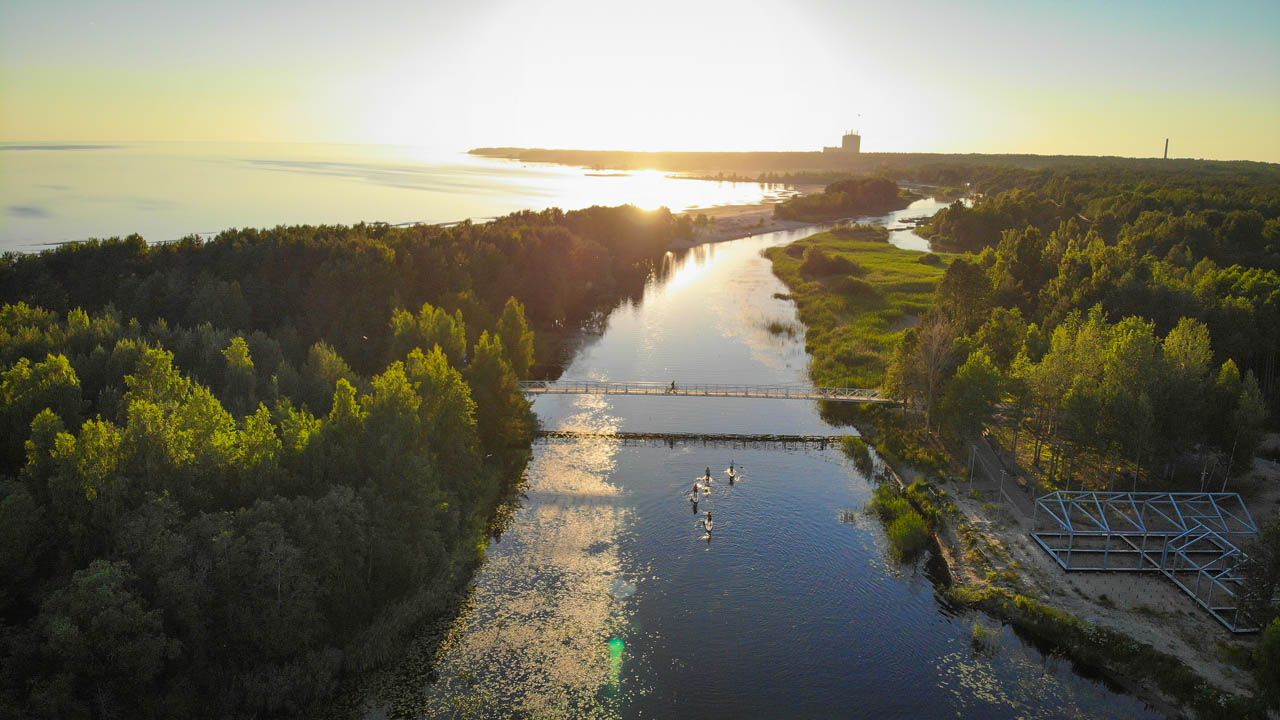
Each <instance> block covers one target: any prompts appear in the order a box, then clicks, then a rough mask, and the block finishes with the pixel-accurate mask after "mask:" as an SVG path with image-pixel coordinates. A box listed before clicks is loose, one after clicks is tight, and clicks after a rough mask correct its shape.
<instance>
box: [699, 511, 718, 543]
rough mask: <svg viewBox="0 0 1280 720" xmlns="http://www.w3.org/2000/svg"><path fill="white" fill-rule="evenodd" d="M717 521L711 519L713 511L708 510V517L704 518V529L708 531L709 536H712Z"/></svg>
mask: <svg viewBox="0 0 1280 720" xmlns="http://www.w3.org/2000/svg"><path fill="white" fill-rule="evenodd" d="M714 525H715V523H714V522H713V521H712V520H711V511H710V510H708V511H707V517H706V518H704V519H703V520H702V529H703V530H706V531H707V537H711V528H712V526H714Z"/></svg>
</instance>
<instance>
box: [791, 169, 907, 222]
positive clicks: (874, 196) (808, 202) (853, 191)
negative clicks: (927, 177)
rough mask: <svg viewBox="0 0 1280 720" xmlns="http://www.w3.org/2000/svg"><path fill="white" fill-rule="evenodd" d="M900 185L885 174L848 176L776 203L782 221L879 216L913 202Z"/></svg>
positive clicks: (816, 220)
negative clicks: (805, 193) (807, 193)
mask: <svg viewBox="0 0 1280 720" xmlns="http://www.w3.org/2000/svg"><path fill="white" fill-rule="evenodd" d="M910 202H911V200H910V199H909V196H908V195H907V194H906V193H903V192H901V191H899V190H898V184H897V183H895V182H894V181H892V180H889V179H887V178H882V177H870V178H847V179H844V180H837V181H836V182H833V183H831V184H830V185H827V186H826V187H825V188H824V189H823V191H822V192H820V193H813V194H809V195H796V196H794V197H790V198H788V199H787V200H786V201H785V202H781V203H779V204H777V205H775V206H774V208H773V214H774V215H775V216H776V217H778V218H781V219H783V220H806V221H812V222H818V221H822V220H831V219H835V218H840V217H847V216H850V215H878V214H880V213H885V212H888V211H890V210H898V209H900V208H904V207H906V206H907V205H908V204H910Z"/></svg>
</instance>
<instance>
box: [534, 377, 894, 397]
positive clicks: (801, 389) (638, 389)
mask: <svg viewBox="0 0 1280 720" xmlns="http://www.w3.org/2000/svg"><path fill="white" fill-rule="evenodd" d="M520 388H521V389H522V390H523V391H525V392H527V393H531V394H563V395H676V396H680V395H684V396H696V397H746V398H777V399H784V400H785V399H794V400H846V401H851V400H852V401H861V402H888V399H887V398H884V397H882V396H881V394H880V391H879V390H878V389H874V388H823V387H812V386H805V385H732V384H708V383H697V384H692V385H680V384H678V383H677V384H676V387H675V389H674V390H672V389H671V385H670V384H669V383H660V382H609V381H603V380H526V381H522V382H521V383H520Z"/></svg>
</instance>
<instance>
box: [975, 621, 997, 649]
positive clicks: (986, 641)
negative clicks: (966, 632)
mask: <svg viewBox="0 0 1280 720" xmlns="http://www.w3.org/2000/svg"><path fill="white" fill-rule="evenodd" d="M972 639H973V649H974V650H977V651H978V652H980V653H982V654H984V655H992V654H995V652H996V650H999V649H1000V636H999V635H998V634H997V632H996V631H995V630H992V629H991V628H989V627H987V626H986V625H983V624H982V623H974V624H973V636H972Z"/></svg>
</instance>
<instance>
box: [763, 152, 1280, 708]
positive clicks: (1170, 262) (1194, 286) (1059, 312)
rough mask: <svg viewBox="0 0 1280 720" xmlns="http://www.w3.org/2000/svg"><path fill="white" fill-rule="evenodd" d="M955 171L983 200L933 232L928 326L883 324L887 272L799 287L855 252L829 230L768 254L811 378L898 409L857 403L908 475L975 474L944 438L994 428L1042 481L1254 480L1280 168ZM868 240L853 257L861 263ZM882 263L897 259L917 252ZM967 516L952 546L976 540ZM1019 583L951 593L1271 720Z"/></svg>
mask: <svg viewBox="0 0 1280 720" xmlns="http://www.w3.org/2000/svg"><path fill="white" fill-rule="evenodd" d="M962 170H963V174H962V175H960V176H959V177H967V178H969V180H968V181H970V182H973V183H974V185H973V187H974V188H975V190H976V191H977V192H976V193H975V196H976V202H975V203H974V204H973V207H972V208H970V207H967V206H965V205H964V204H960V203H957V204H955V205H952V206H951V207H950V208H949V209H947V210H944V211H942V212H940V213H939V214H938V215H936V216H935V217H934V218H933V219H932V220H931V221H930V222H929V223H928V224H926V225H925V227H924V228H923V230H922V232H921V234H924V235H928V236H930V237H931V238H932V240H933V242H934V246H935V248H940V249H944V250H956V251H962V252H963V254H941V253H939V254H938V256H939V257H940V258H941V259H942V261H943V262H942V264H941V266H940V267H939V268H938V269H937V273H938V274H937V275H936V276H933V277H929V278H928V283H927V285H923V284H922V285H921V287H920V289H919V291H918V294H917V296H916V298H914V300H913V302H912V309H913V312H912V313H911V316H912V319H913V321H914V322H911V323H906V322H901V321H900V320H899V321H898V322H897V324H891V323H887V322H885V317H884V314H885V312H886V308H885V306H884V304H882V303H880V302H878V301H868V300H867V299H868V298H875V297H876V294H877V293H883V292H884V291H885V289H886V287H888V286H889V285H886V284H885V283H884V282H883V278H882V276H877V275H875V274H872V273H861V274H857V275H856V279H858V280H860V281H862V282H864V283H866V284H867V285H869V286H870V287H869V288H864V287H861V286H859V287H857V288H854V287H853V286H851V285H849V284H848V283H847V282H845V281H836V280H834V279H833V278H825V279H823V280H821V281H819V280H818V279H816V278H806V277H805V276H804V274H803V273H802V272H801V271H800V264H801V262H802V260H803V255H804V253H805V252H806V251H807V248H809V247H811V246H819V247H825V248H826V249H827V251H828V252H841V250H840V249H838V248H839V245H838V242H837V240H836V239H835V238H834V237H832V236H831V235H830V234H824V235H818V236H815V237H813V238H809V239H806V240H804V241H801V242H799V243H795V244H793V245H792V246H790V247H788V248H779V249H776V250H772V251H770V258H771V259H772V260H773V262H774V268H775V272H776V273H777V274H778V276H779V277H780V278H781V279H782V280H783V281H784V282H786V284H787V285H788V286H789V288H790V291H791V294H792V295H793V296H794V297H795V299H796V301H797V303H798V304H799V306H800V309H801V319H802V321H804V322H805V324H806V326H807V336H808V337H809V338H810V342H809V343H808V345H807V349H808V350H809V352H810V353H811V354H812V365H811V374H812V375H813V377H814V380H815V382H816V383H819V384H829V383H830V384H835V383H839V382H842V381H844V382H847V381H850V380H854V379H857V380H859V381H861V382H862V383H864V384H870V385H878V386H880V387H882V388H883V389H884V391H885V392H888V393H891V394H892V395H893V396H895V397H897V398H900V399H902V400H903V401H904V406H903V409H902V410H901V411H892V410H886V409H883V408H871V409H866V410H858V411H852V413H851V415H852V416H856V420H858V421H860V422H864V423H869V426H868V427H867V428H866V432H867V434H868V436H869V437H871V439H872V440H873V441H874V442H875V443H876V447H877V451H878V452H879V453H880V455H881V456H882V457H884V458H885V459H886V461H888V462H889V463H890V464H893V465H897V464H898V463H899V462H905V463H906V464H910V465H915V466H916V467H920V466H919V465H917V464H916V462H915V461H916V459H917V458H919V457H923V458H926V459H930V458H933V459H936V460H937V462H936V468H937V469H938V470H946V469H947V468H950V473H951V474H954V473H956V472H960V470H959V467H960V466H961V465H962V463H961V462H959V461H958V460H957V459H956V458H948V457H946V455H945V454H944V453H945V450H946V448H955V447H964V445H965V443H966V440H969V439H973V438H976V437H977V436H978V435H979V434H981V433H983V432H984V431H987V432H990V433H991V434H992V435H993V436H994V438H995V439H997V440H998V441H999V443H1000V444H1001V445H1002V446H1003V447H1004V448H1005V449H1006V452H1007V454H1008V456H1009V457H1010V459H1011V463H1012V465H1013V466H1014V467H1015V468H1017V471H1018V472H1020V473H1025V475H1026V477H1027V479H1029V480H1030V481H1031V482H1032V484H1033V485H1034V486H1035V487H1036V488H1037V489H1046V488H1049V489H1052V488H1055V487H1068V486H1069V487H1076V488H1078V487H1091V488H1096V489H1104V490H1105V489H1107V488H1109V487H1119V488H1133V489H1138V490H1148V489H1200V488H1201V487H1202V486H1203V487H1208V488H1210V489H1221V488H1223V487H1228V488H1229V486H1230V484H1231V479H1232V478H1233V477H1236V476H1238V475H1239V474H1240V473H1244V472H1248V471H1249V469H1250V467H1251V466H1252V463H1253V457H1254V454H1255V452H1254V451H1255V449H1256V447H1257V444H1258V441H1259V439H1260V438H1261V435H1262V432H1263V430H1265V429H1266V428H1268V427H1274V425H1275V422H1276V418H1277V408H1278V407H1280V398H1278V395H1280V388H1277V387H1276V382H1275V364H1276V355H1277V350H1278V349H1280V348H1278V347H1277V340H1276V338H1278V337H1280V275H1278V274H1277V272H1278V270H1280V235H1278V234H1277V233H1280V169H1277V168H1276V167H1274V166H1263V165H1259V164H1250V163H1242V164H1231V163H1218V164H1194V163H1169V164H1167V165H1153V164H1150V163H1137V162H1135V163H1131V164H1128V165H1126V164H1123V163H1102V162H1100V163H1096V164H1092V165H1086V166H1080V167H1077V168H1075V169H1070V168H1066V169H1064V168H1062V167H1058V168H1047V169H1046V168H1039V169H1028V168H1025V167H1014V166H1009V167H1003V168H980V169H975V168H969V169H967V170H964V169H963V168H962ZM950 179H952V180H954V179H956V177H952V178H950ZM867 232H868V233H870V231H869V230H868V231H867ZM869 249H870V248H866V247H859V246H856V245H847V246H845V247H844V249H843V252H847V253H849V255H848V256H847V258H848V259H849V260H850V261H852V262H855V263H857V264H858V265H859V266H860V267H867V266H869V258H870V257H871V256H864V254H863V253H864V252H866V251H867V250H869ZM880 252H881V253H882V254H884V253H888V254H889V255H890V256H892V255H893V254H898V255H899V256H900V258H899V259H898V260H897V261H896V262H898V263H903V262H905V261H906V258H908V257H912V256H914V257H917V258H918V257H921V256H919V255H918V254H913V253H908V252H905V251H898V250H896V249H892V248H889V249H884V248H882V249H881V251H880ZM899 267H901V265H899ZM920 267H929V266H927V265H920ZM851 277H853V275H851ZM858 313H865V314H866V315H867V316H869V317H868V318H864V317H860V316H859V315H858ZM903 315H905V313H903V314H902V315H898V317H897V318H895V319H898V318H901V317H902V316H903ZM882 445H884V446H885V449H882ZM889 445H894V448H893V449H889V448H888V446H889ZM911 455H914V456H916V457H908V456H911ZM939 455H941V457H939ZM922 469H926V470H927V469H928V468H927V466H926V467H924V468H922ZM957 522H958V523H960V526H959V527H958V528H956V529H955V530H954V531H953V532H952V535H953V536H954V535H960V536H963V535H965V533H966V531H968V530H969V528H968V526H967V525H965V523H964V520H963V518H957ZM968 534H969V535H974V534H975V533H973V532H971V531H970V532H969V533H968ZM1264 545H1265V546H1266V547H1263V546H1264ZM1277 547H1280V535H1277V536H1276V537H1271V535H1270V534H1268V533H1263V535H1262V537H1261V538H1260V539H1259V541H1258V544H1257V545H1255V546H1254V547H1252V548H1250V551H1251V552H1253V553H1255V554H1258V555H1259V556H1260V557H1263V558H1274V557H1280V551H1277V550H1276V548H1277ZM982 555H983V553H981V552H980V553H978V556H977V557H981V556H982ZM956 557H958V558H963V559H964V560H965V561H966V562H968V561H969V556H968V553H962V554H961V555H959V556H956ZM1273 566H1274V563H1271V562H1265V561H1264V562H1254V563H1252V564H1251V565H1250V566H1249V573H1250V575H1251V583H1254V584H1259V585H1260V586H1262V587H1263V588H1264V590H1263V591H1260V592H1262V596H1263V597H1267V598H1269V597H1272V596H1273V593H1270V594H1268V593H1267V592H1266V588H1270V589H1271V590H1274V588H1275V586H1276V585H1275V583H1276V578H1277V577H1280V573H1277V571H1276V570H1275V569H1274V567H1273ZM1008 572H1009V571H1008V570H1007V569H1005V570H999V571H997V570H995V569H993V570H991V573H994V576H995V577H997V579H1000V580H1001V581H1000V582H981V581H980V580H979V581H974V582H972V583H970V582H967V581H957V584H956V585H955V586H954V594H955V596H956V598H957V599H959V600H960V601H962V602H965V603H967V604H973V605H978V606H981V607H983V608H985V609H987V610H989V611H991V612H992V613H993V614H996V615H998V616H1000V617H1002V618H1005V619H1006V620H1009V621H1011V622H1014V623H1015V624H1016V625H1018V626H1019V627H1020V629H1022V630H1024V631H1026V632H1030V633H1031V634H1033V635H1034V636H1036V637H1037V638H1040V639H1042V640H1043V641H1045V642H1047V643H1050V644H1052V645H1053V646H1055V647H1058V648H1062V649H1064V650H1066V651H1067V653H1068V654H1069V655H1071V657H1073V658H1075V659H1077V660H1078V661H1080V662H1083V663H1086V664H1088V665H1091V666H1094V667H1099V668H1104V669H1106V671H1107V672H1109V673H1111V674H1113V675H1114V676H1116V677H1120V678H1126V679H1128V680H1131V681H1136V682H1138V683H1141V684H1144V685H1147V686H1152V687H1155V688H1157V689H1158V690H1159V691H1160V692H1161V693H1162V694H1164V695H1166V696H1167V697H1171V698H1173V699H1175V700H1176V701H1177V702H1179V703H1182V704H1184V705H1186V706H1188V707H1191V708H1193V709H1195V711H1196V712H1197V714H1201V715H1203V716H1207V717H1252V716H1260V715H1261V713H1262V711H1261V709H1260V705H1259V704H1258V702H1259V701H1258V700H1246V699H1242V698H1240V697H1236V696H1233V695H1230V694H1227V693H1223V692H1221V691H1219V690H1217V689H1216V688H1214V687H1212V686H1211V685H1210V684H1208V683H1207V682H1205V681H1204V680H1203V679H1201V678H1199V677H1198V676H1197V675H1196V673H1195V672H1194V671H1192V670H1191V669H1190V668H1188V667H1187V666H1186V665H1185V664H1183V663H1182V662H1181V661H1178V660H1176V659H1174V658H1172V657H1170V656H1168V655H1164V654H1162V653H1159V652H1157V651H1154V650H1152V649H1151V648H1150V647H1149V646H1146V645H1144V644H1141V643H1138V642H1136V641H1134V640H1132V639H1130V638H1128V637H1127V636H1124V635H1122V634H1120V633H1117V632H1114V631H1111V630H1106V629H1103V628H1100V627H1098V626H1095V625H1092V624H1089V623H1084V622H1083V621H1080V620H1078V619H1076V618H1074V617H1072V616H1070V615H1067V614H1065V613H1062V612H1060V611H1058V610H1056V609H1054V608H1052V607H1050V606H1048V605H1045V604H1044V603H1043V601H1042V600H1038V599H1035V598H1033V597H1032V596H1031V595H1030V594H1027V593H1029V592H1030V591H1028V590H1025V589H1024V588H1023V586H1022V584H1020V583H1019V582H1018V578H1017V573H1012V574H1011V575H1010V576H1008V577H1006V576H1005V573H1008ZM971 574H972V573H970V575H971ZM1259 578H1261V579H1259ZM1268 583H1270V584H1268ZM1260 605H1261V607H1259V608H1257V609H1255V610H1254V613H1255V615H1254V616H1255V618H1256V619H1257V621H1258V622H1259V623H1260V625H1261V626H1263V627H1270V625H1271V624H1272V622H1273V620H1272V618H1274V617H1275V615H1276V607H1275V606H1274V605H1272V604H1271V603H1266V602H1264V603H1261V604H1260ZM1276 632H1277V633H1280V630H1277V631H1276ZM1264 638H1265V635H1264ZM1264 647H1269V646H1268V645H1266V642H1265V640H1264V642H1262V643H1260V644H1259V646H1258V649H1257V650H1256V651H1255V652H1253V653H1252V654H1246V657H1250V656H1251V658H1252V659H1251V660H1250V661H1249V662H1250V663H1251V665H1252V668H1253V670H1254V672H1255V675H1256V678H1257V681H1258V683H1257V686H1258V698H1261V699H1262V701H1265V702H1271V700H1270V699H1269V698H1272V697H1273V696H1274V690H1272V689H1270V688H1274V687H1276V686H1277V685H1278V684H1280V678H1277V677H1276V676H1275V675H1274V671H1273V670H1268V669H1267V668H1273V667H1274V665H1272V664H1268V663H1269V662H1270V661H1269V658H1270V655H1269V654H1267V651H1266V650H1264V649H1263V648H1264ZM1152 668H1157V670H1156V671H1154V672H1153V671H1152Z"/></svg>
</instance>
